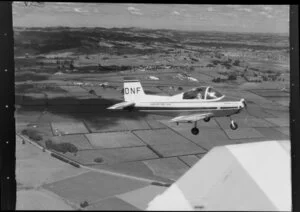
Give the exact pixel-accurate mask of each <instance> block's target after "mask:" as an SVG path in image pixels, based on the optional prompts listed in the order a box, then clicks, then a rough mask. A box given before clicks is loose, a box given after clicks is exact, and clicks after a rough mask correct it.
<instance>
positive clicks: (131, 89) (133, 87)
mask: <svg viewBox="0 0 300 212" xmlns="http://www.w3.org/2000/svg"><path fill="white" fill-rule="evenodd" d="M145 95H146V94H145V93H144V90H143V87H142V85H141V83H140V81H138V80H124V100H125V102H135V101H139V100H141V99H142V98H143V97H145Z"/></svg>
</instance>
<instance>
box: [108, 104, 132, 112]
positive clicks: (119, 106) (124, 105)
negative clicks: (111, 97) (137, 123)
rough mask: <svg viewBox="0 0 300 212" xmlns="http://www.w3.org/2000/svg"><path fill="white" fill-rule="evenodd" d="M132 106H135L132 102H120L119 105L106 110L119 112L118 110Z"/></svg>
mask: <svg viewBox="0 0 300 212" xmlns="http://www.w3.org/2000/svg"><path fill="white" fill-rule="evenodd" d="M134 105H135V103H134V102H121V103H118V104H115V105H113V106H110V107H109V108H107V109H110V110H118V109H119V110H120V109H125V108H127V107H131V106H134Z"/></svg>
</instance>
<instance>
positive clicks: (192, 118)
mask: <svg viewBox="0 0 300 212" xmlns="http://www.w3.org/2000/svg"><path fill="white" fill-rule="evenodd" d="M211 116H212V113H201V114H199V113H198V114H193V115H187V116H177V117H175V118H173V119H171V120H170V122H195V121H199V120H201V119H205V118H209V117H211Z"/></svg>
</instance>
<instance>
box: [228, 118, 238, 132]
mask: <svg viewBox="0 0 300 212" xmlns="http://www.w3.org/2000/svg"><path fill="white" fill-rule="evenodd" d="M230 128H231V129H232V130H236V129H237V128H238V124H237V123H236V122H235V121H233V120H231V122H230Z"/></svg>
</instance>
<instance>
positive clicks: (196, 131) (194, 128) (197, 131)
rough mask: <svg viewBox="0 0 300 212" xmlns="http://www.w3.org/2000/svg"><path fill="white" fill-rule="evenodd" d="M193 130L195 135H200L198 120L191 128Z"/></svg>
mask: <svg viewBox="0 0 300 212" xmlns="http://www.w3.org/2000/svg"><path fill="white" fill-rule="evenodd" d="M191 132H192V134H193V135H198V134H199V129H198V128H197V122H196V121H195V127H193V128H192V129H191Z"/></svg>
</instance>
